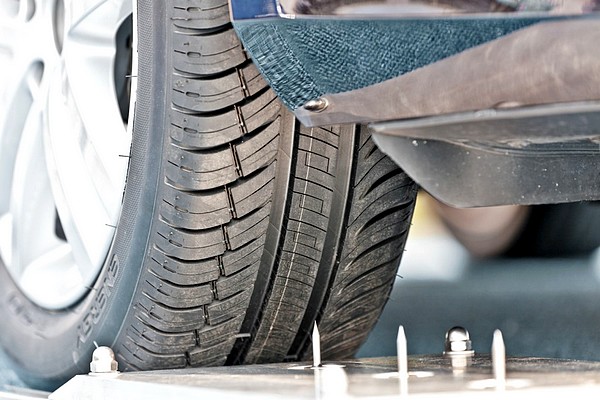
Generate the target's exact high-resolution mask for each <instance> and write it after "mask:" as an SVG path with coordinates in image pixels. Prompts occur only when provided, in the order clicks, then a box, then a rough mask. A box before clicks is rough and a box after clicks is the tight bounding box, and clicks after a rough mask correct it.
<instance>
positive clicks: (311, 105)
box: [304, 97, 329, 113]
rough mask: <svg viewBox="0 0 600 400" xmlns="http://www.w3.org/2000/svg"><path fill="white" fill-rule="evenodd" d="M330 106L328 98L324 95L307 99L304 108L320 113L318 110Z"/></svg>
mask: <svg viewBox="0 0 600 400" xmlns="http://www.w3.org/2000/svg"><path fill="white" fill-rule="evenodd" d="M328 106H329V102H328V101H327V99H326V98H324V97H321V98H318V99H314V100H309V101H307V102H306V104H304V109H305V110H306V111H312V112H317V113H318V112H321V111H323V110H325V109H326V108H327V107H328Z"/></svg>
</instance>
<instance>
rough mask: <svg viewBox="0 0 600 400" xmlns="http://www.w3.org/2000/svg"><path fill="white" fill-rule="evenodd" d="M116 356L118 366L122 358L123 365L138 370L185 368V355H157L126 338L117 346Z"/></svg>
mask: <svg viewBox="0 0 600 400" xmlns="http://www.w3.org/2000/svg"><path fill="white" fill-rule="evenodd" d="M116 356H117V361H119V365H121V364H122V363H121V361H120V359H121V357H122V358H123V359H124V361H125V362H124V363H123V364H124V365H127V364H128V365H131V366H133V367H134V368H135V369H138V370H150V369H170V368H185V366H186V365H187V359H186V357H185V353H179V354H158V353H155V352H152V351H150V350H148V349H145V348H144V347H142V346H140V345H139V344H137V343H135V342H134V340H133V338H131V337H128V336H127V337H126V338H125V340H124V341H123V343H122V344H121V345H120V346H119V350H118V351H117V353H116Z"/></svg>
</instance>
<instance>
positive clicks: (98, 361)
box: [90, 346, 119, 373]
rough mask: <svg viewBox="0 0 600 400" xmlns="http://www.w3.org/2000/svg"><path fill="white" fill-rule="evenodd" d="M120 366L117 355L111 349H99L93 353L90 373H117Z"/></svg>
mask: <svg viewBox="0 0 600 400" xmlns="http://www.w3.org/2000/svg"><path fill="white" fill-rule="evenodd" d="M118 368H119V364H118V363H117V361H116V360H115V353H114V352H113V350H112V349H111V348H110V347H106V346H102V347H98V348H97V349H96V350H94V353H92V362H91V363H90V371H91V372H93V373H106V372H117V370H118Z"/></svg>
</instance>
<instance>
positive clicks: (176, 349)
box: [127, 320, 196, 353]
mask: <svg viewBox="0 0 600 400" xmlns="http://www.w3.org/2000/svg"><path fill="white" fill-rule="evenodd" d="M127 334H128V336H130V337H131V338H132V339H134V341H135V343H142V344H143V346H144V348H146V349H148V350H150V351H152V352H155V353H184V352H186V351H187V350H189V349H190V348H194V346H195V345H196V335H195V334H194V332H193V331H192V332H182V333H166V332H160V331H158V330H156V329H154V328H152V327H150V326H148V325H146V324H144V323H143V322H142V321H140V320H136V321H135V322H134V323H133V324H132V325H131V326H130V327H129V328H128V329H127Z"/></svg>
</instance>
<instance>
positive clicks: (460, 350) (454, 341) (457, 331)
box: [444, 326, 474, 356]
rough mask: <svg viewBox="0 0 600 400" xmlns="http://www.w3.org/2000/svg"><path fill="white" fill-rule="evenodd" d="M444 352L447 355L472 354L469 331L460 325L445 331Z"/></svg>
mask: <svg viewBox="0 0 600 400" xmlns="http://www.w3.org/2000/svg"><path fill="white" fill-rule="evenodd" d="M444 354H445V355H449V356H453V355H461V356H465V355H473V354H474V352H473V346H472V343H471V338H470V336H469V331H467V330H466V329H465V328H463V327H461V326H455V327H454V328H451V329H450V330H449V331H448V332H446V340H445V343H444Z"/></svg>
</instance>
